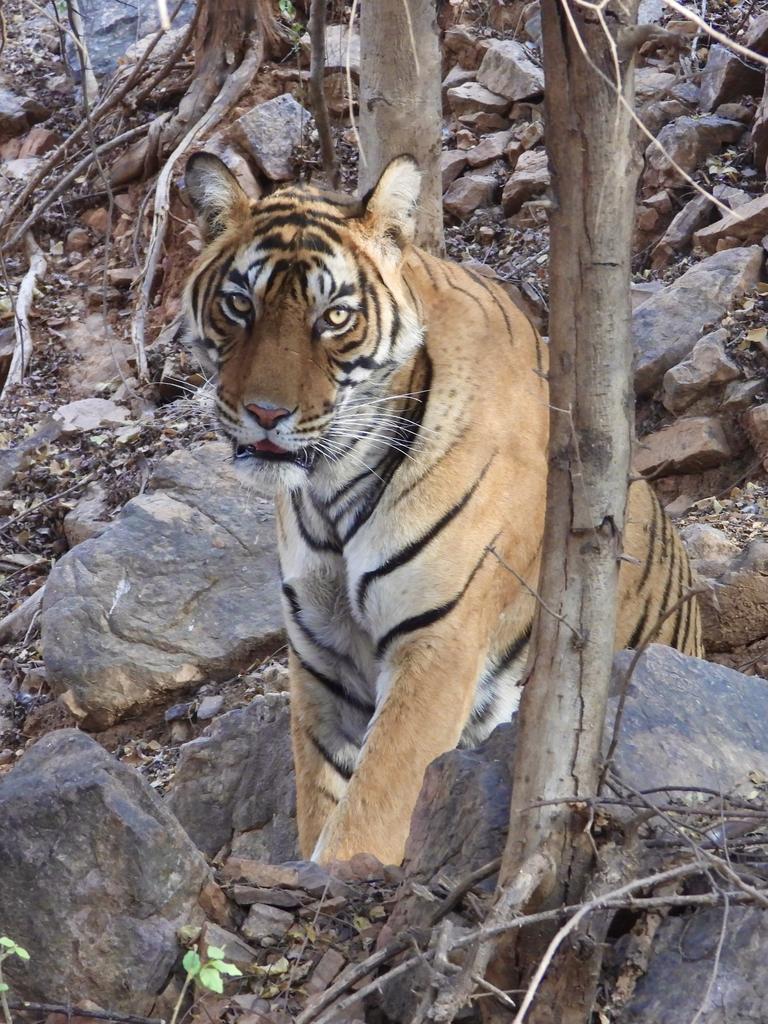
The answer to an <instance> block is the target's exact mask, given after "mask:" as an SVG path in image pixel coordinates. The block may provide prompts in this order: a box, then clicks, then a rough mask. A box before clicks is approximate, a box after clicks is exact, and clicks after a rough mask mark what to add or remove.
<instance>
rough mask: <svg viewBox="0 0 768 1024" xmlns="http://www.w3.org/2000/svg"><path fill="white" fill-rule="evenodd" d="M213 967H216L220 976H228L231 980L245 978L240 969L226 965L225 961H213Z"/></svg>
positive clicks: (232, 965)
mask: <svg viewBox="0 0 768 1024" xmlns="http://www.w3.org/2000/svg"><path fill="white" fill-rule="evenodd" d="M211 967H215V968H216V970H217V971H218V972H219V974H228V975H229V976H230V977H231V978H242V976H243V972H242V971H241V970H240V968H239V967H235V965H234V964H228V963H225V962H224V961H223V960H211Z"/></svg>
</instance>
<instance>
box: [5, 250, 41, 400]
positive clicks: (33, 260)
mask: <svg viewBox="0 0 768 1024" xmlns="http://www.w3.org/2000/svg"><path fill="white" fill-rule="evenodd" d="M24 243H25V249H26V252H27V256H28V257H29V269H28V270H27V272H26V274H25V275H24V280H23V281H22V282H21V286H20V287H19V291H18V294H17V296H16V307H15V309H14V325H13V326H14V332H15V334H16V347H15V348H14V350H13V357H12V359H11V368H10V369H9V371H8V377H7V379H6V381H5V385H4V387H3V391H2V394H0V400H2V399H3V398H4V397H5V394H6V391H7V390H8V389H9V388H10V387H11V386H12V385H13V384H20V383H21V382H22V380H23V379H24V374H25V373H26V372H27V366H28V364H29V357H30V355H31V354H32V334H31V332H30V329H29V311H30V308H31V306H32V296H33V295H34V292H35V286H36V284H37V282H38V281H40V280H42V278H43V277H45V272H46V270H47V269H48V264H47V262H46V259H45V256H43V250H42V249H41V248H40V246H39V245H38V244H37V242H36V241H35V239H34V237H33V236H32V233H31V232H30V233H28V234H27V235H26V238H25V240H24Z"/></svg>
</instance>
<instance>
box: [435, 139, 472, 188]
mask: <svg viewBox="0 0 768 1024" xmlns="http://www.w3.org/2000/svg"><path fill="white" fill-rule="evenodd" d="M466 166H467V157H466V153H465V152H464V151H463V150H460V149H444V150H443V152H442V153H441V154H440V173H441V174H442V177H443V192H445V190H446V189H447V188H448V186H449V185H450V184H451V182H453V181H455V180H456V179H457V178H458V176H459V175H460V174H461V172H462V171H463V170H464V168H465V167H466Z"/></svg>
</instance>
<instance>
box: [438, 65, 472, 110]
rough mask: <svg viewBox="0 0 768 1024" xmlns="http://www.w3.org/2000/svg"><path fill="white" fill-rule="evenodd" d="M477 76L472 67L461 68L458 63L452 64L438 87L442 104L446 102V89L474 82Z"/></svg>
mask: <svg viewBox="0 0 768 1024" xmlns="http://www.w3.org/2000/svg"><path fill="white" fill-rule="evenodd" d="M476 78H477V71H476V70H475V69H473V68H463V67H462V66H461V65H460V64H456V65H454V67H452V68H451V70H450V71H449V72H448V74H447V75H446V76H445V78H444V79H443V84H442V85H441V87H440V91H441V93H442V97H443V104H444V105H447V103H448V90H449V89H455V88H456V87H457V86H459V85H465V84H466V83H467V82H474V81H475V80H476Z"/></svg>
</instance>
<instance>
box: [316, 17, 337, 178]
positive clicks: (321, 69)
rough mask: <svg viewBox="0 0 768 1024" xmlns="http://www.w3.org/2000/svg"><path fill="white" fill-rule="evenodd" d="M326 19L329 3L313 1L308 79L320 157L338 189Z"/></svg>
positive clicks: (326, 172) (328, 176)
mask: <svg viewBox="0 0 768 1024" xmlns="http://www.w3.org/2000/svg"><path fill="white" fill-rule="evenodd" d="M325 15H326V0H312V6H311V7H310V9H309V36H310V40H311V43H312V68H311V74H310V79H309V95H310V97H311V99H312V113H313V114H314V115H315V124H316V125H317V134H318V135H319V137H320V153H321V156H322V159H323V170H324V171H325V174H326V177H327V178H328V184H329V185H330V186H331V188H338V187H339V165H338V161H337V160H336V150H335V148H334V145H333V135H332V134H331V122H330V119H329V117H328V104H327V103H326V99H325V87H324V84H323V83H324V79H325Z"/></svg>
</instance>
